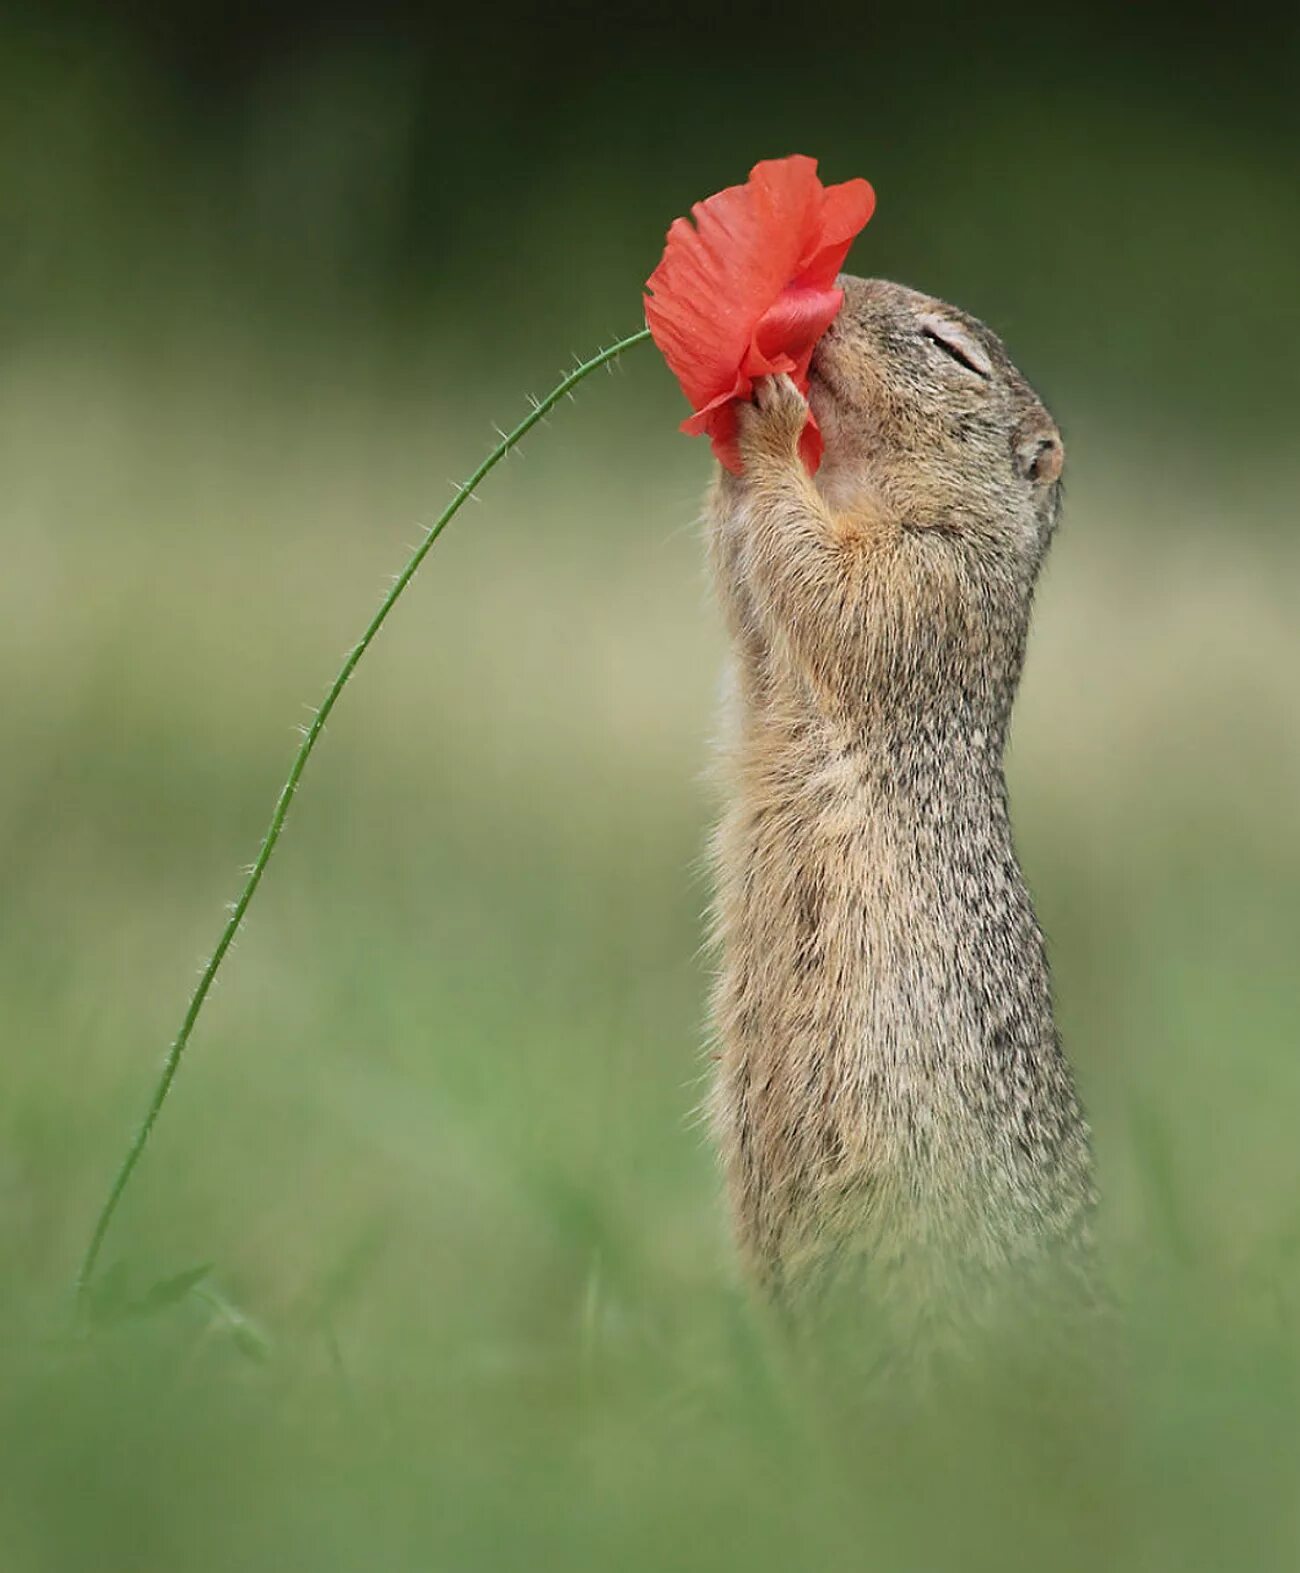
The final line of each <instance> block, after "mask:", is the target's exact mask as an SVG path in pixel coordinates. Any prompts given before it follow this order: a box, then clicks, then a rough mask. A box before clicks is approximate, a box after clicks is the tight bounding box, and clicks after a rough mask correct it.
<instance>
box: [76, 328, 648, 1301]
mask: <svg viewBox="0 0 1300 1573" xmlns="http://www.w3.org/2000/svg"><path fill="white" fill-rule="evenodd" d="M649 337H650V330H649V329H648V328H643V329H641V331H640V332H638V333H633V334H630V335H629V336H628V337H627V338H625V339H620V340H619V341H618V342H617V343H616V344H611V345H610V346H609V348H608V349H603V350H601V351H600V352H599V353H598V354H596V355H593V356H592V357H591V358H590V359H589V360H585V361H581V362H579V364H578V365H576V366H575V367H574V368H573V370H572V371H571V372H569V373H568V375H567V376H566V377H565V378H564V379H563V381H562V382H560V383H559V384H558V386H557V387H555V388H553V389H552V390H551V392H550V393H548V394H547V395H546V397H545V398H544V399H535V400H533V401H531V404H532V407H531V408H530V410H529V412H528V414H527V415H526V416H525V417H524V419H523V420H521V421H520V422H519V424H518V425H517V426H516V427H515V428H514V430H513V431H510V432H507V433H505V434H504V435H503V436H502V438H501V441H500V442H499V443H497V445H496V447H494V448H493V449H492V450H491V452H490V453H489V454H488V455H487V457H486V458H485V459H484V460H483V462H482V463H481V464H480V465H479V467H478V469H476V470H475V471H474V473H473V474H472V475H471V476H470V477H469V479H468V480H467V481H465V482H464V483H463V484H462V485H460V486H458V487H457V488H456V495H455V497H453V498H452V500H451V502H450V503H448V505H447V507H446V508H445V509H444V510H443V512H442V513H441V514H440V515H439V517H438V519H437V520H436V521H435V522H434V523H433V524H432V525H431V526H430V527H429V529H428V531H427V532H426V534H425V537H424V539H423V540H422V541H421V542H420V544H419V545H418V546H417V547H416V549H415V550H414V552H412V554H411V556H410V558H409V559H408V560H407V563H406V566H405V567H404V568H403V569H402V571H401V573H400V574H398V576H397V578H396V579H395V580H394V581H393V583H392V586H391V588H390V589H389V591H388V593H387V595H385V596H384V598H383V600H382V601H381V602H380V603H379V608H378V610H377V611H376V612H375V614H374V616H373V617H372V618H371V619H370V622H369V623H368V624H367V625H366V629H365V632H364V633H363V634H362V635H361V638H360V639H359V640H358V641H357V643H356V644H355V645H353V647H352V649H351V650H349V652H348V654H347V656H346V657H345V658H344V661H343V665H342V666H341V667H340V668H339V671H338V674H337V676H336V677H335V679H334V681H333V682H332V683H331V684H330V687H329V690H328V692H327V693H326V695H325V699H324V701H323V703H322V704H321V706H320V708H319V709H318V710H317V711H316V714H315V716H314V717H313V719H312V723H311V725H310V726H309V727H308V728H307V730H306V732H305V733H304V735H303V740H302V744H301V746H300V747H299V749H298V752H297V754H296V755H295V756H294V760H293V764H292V765H291V766H290V768H289V774H288V777H287V778H286V780H285V783H284V785H283V786H282V787H281V788H280V795H279V797H278V798H277V799H276V803H275V809H274V812H273V813H272V815H271V822H270V825H269V826H268V828H267V831H266V835H265V836H264V837H263V839H262V845H261V848H260V849H259V851H258V854H257V857H256V859H255V860H254V862H253V863H252V865H251V866H250V868H249V870H248V876H247V878H246V879H245V881H244V886H243V889H242V890H241V891H240V892H239V896H238V898H237V899H236V901H235V903H234V905H233V906H232V907H231V909H230V916H229V918H228V919H227V922H226V925H225V927H224V928H223V929H222V931H221V937H220V938H219V939H218V941H217V947H216V949H215V950H214V951H213V952H212V955H211V957H210V958H209V960H208V963H207V965H206V966H205V967H204V968H203V971H202V973H201V974H200V975H199V981H198V984H197V985H196V987H195V989H194V993H193V994H192V995H191V997H190V1002H189V1005H188V1007H187V1008H186V1011H185V1015H184V1017H183V1018H182V1021H181V1025H180V1030H179V1032H178V1033H177V1034H176V1037H175V1038H174V1039H173V1040H172V1044H171V1047H170V1048H169V1049H168V1051H167V1055H166V1058H165V1059H164V1061H163V1065H162V1070H161V1071H160V1073H159V1076H158V1080H157V1082H156V1083H155V1085H154V1089H153V1094H152V1096H151V1097H150V1099H149V1105H148V1107H147V1109H146V1110H145V1116H144V1119H143V1121H142V1122H141V1124H140V1126H139V1129H138V1130H137V1131H136V1133H135V1135H134V1137H133V1138H132V1139H131V1143H130V1145H129V1146H128V1148H127V1150H126V1155H125V1157H124V1158H123V1159H122V1163H121V1165H120V1166H119V1168H118V1170H117V1173H116V1175H115V1176H114V1178H113V1183H112V1185H111V1186H110V1187H109V1190H108V1195H107V1196H106V1197H105V1199H104V1202H103V1205H102V1206H101V1208H100V1210H99V1215H98V1217H97V1218H96V1220H95V1227H94V1229H93V1231H92V1233H91V1237H90V1243H89V1245H88V1246H87V1247H86V1254H85V1256H84V1257H83V1258H82V1261H81V1268H80V1270H79V1272H78V1274H77V1283H76V1303H77V1307H78V1309H79V1310H80V1309H81V1308H82V1307H83V1306H84V1304H85V1301H86V1293H87V1290H88V1289H89V1287H90V1284H91V1281H92V1280H93V1278H94V1274H95V1266H96V1264H97V1262H98V1260H99V1253H100V1250H101V1249H102V1247H103V1244H104V1239H105V1236H106V1235H107V1234H108V1229H109V1225H110V1224H111V1223H112V1221H113V1215H114V1213H115V1212H116V1211H117V1207H118V1204H119V1202H120V1201H121V1200H122V1195H123V1193H124V1192H125V1190H126V1188H127V1186H128V1185H129V1184H130V1181H131V1176H132V1175H133V1174H134V1173H135V1169H136V1165H137V1164H138V1163H139V1162H140V1157H141V1154H142V1153H143V1152H144V1149H145V1144H146V1143H147V1142H148V1140H149V1136H150V1134H151V1132H152V1131H153V1128H154V1126H155V1125H156V1124H157V1122H158V1115H159V1113H160V1112H161V1110H162V1106H163V1104H164V1103H165V1102H166V1100H167V1094H168V1093H169V1092H170V1091H171V1086H172V1082H173V1081H174V1080H175V1079H176V1072H177V1070H178V1069H179V1067H180V1063H181V1060H182V1058H183V1057H184V1054H185V1049H186V1046H187V1045H188V1043H189V1041H190V1037H191V1035H192V1034H193V1032H194V1026H195V1023H196V1022H197V1021H198V1019H199V1014H200V1012H201V1011H202V1009H203V1004H204V1001H205V1000H206V999H207V997H208V993H209V991H210V990H211V988H212V984H213V982H214V980H215V979H216V976H217V973H218V971H219V970H220V968H221V964H222V962H223V961H224V960H225V957H226V952H227V951H228V950H229V949H230V946H231V942H232V941H233V940H234V937H235V935H236V933H237V932H238V931H239V925H240V924H241V923H242V922H243V920H244V914H245V913H246V912H247V911H248V905H249V903H250V902H251V901H252V899H253V896H254V894H255V892H256V890H257V887H258V885H260V884H261V882H262V875H263V874H264V873H265V872H266V866H267V864H268V863H269V862H270V861H271V856H272V854H273V853H274V851H275V848H276V843H277V842H278V841H279V839H280V832H281V831H282V830H283V829H284V823H285V820H286V819H287V818H288V817H289V809H290V807H291V805H292V803H293V798H294V794H295V793H296V791H297V790H298V783H299V781H300V780H301V779H302V773H303V771H304V770H305V769H306V767H307V761H308V760H309V759H310V758H311V755H312V751H313V749H314V748H315V747H316V743H317V741H318V739H319V738H320V735H321V732H322V731H323V730H324V728H325V723H326V721H328V720H329V717H330V713H331V711H332V710H333V709H334V706H335V705H336V704H337V702H338V699H339V696H340V695H341V694H342V692H343V690H344V688H345V687H346V686H347V683H348V679H349V678H350V677H351V676H352V674H353V672H355V671H356V669H357V665H358V663H359V662H360V660H361V657H362V656H363V655H365V653H366V651H367V650H368V649H369V648H370V646H371V644H372V643H373V641H374V638H375V636H376V634H378V632H379V630H380V629H381V628H382V627H383V625H384V622H385V621H386V619H387V617H388V614H389V613H390V612H391V611H392V609H393V607H394V606H396V604H397V602H398V601H399V600H400V599H401V596H402V592H403V591H404V590H405V589H406V587H407V585H409V584H410V582H411V580H412V579H413V578H414V577H415V575H416V572H417V571H418V569H419V567H420V564H421V563H422V562H423V561H424V559H425V557H426V555H427V554H428V551H429V548H430V547H431V546H432V545H433V543H434V542H435V541H436V540H437V539H438V537H439V536H440V535H441V534H442V532H443V530H445V529H446V527H447V526H448V525H449V524H450V523H451V521H452V520H453V519H454V518H455V517H456V515H457V514H458V513H459V512H460V510H461V508H462V506H463V505H464V503H465V500H466V499H467V498H468V497H469V496H471V494H472V493H473V492H474V490H475V488H476V487H477V486H478V485H479V483H480V482H481V481H482V480H483V479H484V477H485V476H487V475H488V474H489V473H490V472H491V471H492V470H493V469H495V467H496V466H497V465H498V464H499V463H500V462H501V460H502V459H504V458H505V456H506V455H507V454H508V453H509V452H510V450H511V449H512V448H513V447H515V446H516V444H518V443H519V442H520V441H521V440H522V439H523V438H524V437H525V436H527V434H528V433H529V432H530V431H531V430H532V429H533V427H534V426H536V425H537V423H538V422H539V421H540V420H542V419H543V418H544V417H545V416H546V415H547V414H548V413H549V412H550V411H551V410H552V409H554V408H555V406H556V405H557V404H558V403H559V402H560V400H561V399H563V398H564V397H566V395H568V394H569V393H571V392H572V391H573V389H574V388H575V387H576V386H577V385H578V383H580V382H582V381H583V379H584V378H586V377H589V376H590V375H591V373H592V372H593V371H597V370H599V368H600V367H601V366H607V365H608V364H609V363H610V362H611V361H613V360H615V359H617V357H618V356H620V355H621V354H622V353H623V352H624V350H628V349H631V347H632V346H633V345H634V344H641V343H644V342H645V341H646V340H647V339H648V338H649Z"/></svg>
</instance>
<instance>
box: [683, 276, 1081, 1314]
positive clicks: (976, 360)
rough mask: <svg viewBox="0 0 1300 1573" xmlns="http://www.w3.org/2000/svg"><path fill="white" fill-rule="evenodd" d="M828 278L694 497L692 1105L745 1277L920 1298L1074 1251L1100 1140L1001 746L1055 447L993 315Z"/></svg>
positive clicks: (1046, 522) (1058, 464)
mask: <svg viewBox="0 0 1300 1573" xmlns="http://www.w3.org/2000/svg"><path fill="white" fill-rule="evenodd" d="M839 284H840V285H841V286H842V288H843V290H844V304H843V307H842V309H841V311H840V313H839V315H838V316H837V317H836V319H835V321H834V323H833V324H832V326H831V328H830V330H829V331H828V333H827V334H826V336H825V337H824V339H823V340H822V341H821V343H820V345H819V346H818V349H817V352H816V354H815V356H814V359H813V363H812V371H811V385H810V389H809V399H808V401H807V402H806V401H805V399H804V397H803V396H802V395H801V394H800V392H799V391H798V389H797V388H796V386H795V384H794V383H793V382H792V381H791V380H790V379H789V378H788V377H768V378H763V379H761V380H760V381H759V382H758V383H757V384H756V386H755V391H754V397H753V401H752V403H750V404H747V405H745V406H743V407H742V408H741V410H740V432H739V441H740V452H741V457H742V460H743V473H741V474H739V475H733V474H731V473H729V472H726V471H723V472H721V473H720V474H719V476H718V478H717V480H716V482H715V484H714V487H713V490H712V492H711V494H710V497H709V501H708V506H707V513H706V519H707V524H708V532H709V545H710V556H711V560H712V566H713V570H714V576H715V579H716V584H717V590H718V594H719V596H720V599H721V602H722V607H723V610H724V613H725V616H726V621H727V625H728V632H729V635H730V639H731V644H732V647H733V656H734V674H733V676H734V703H733V714H732V716H731V722H732V736H731V740H730V745H729V747H728V748H727V750H726V754H725V764H726V770H727V774H726V781H727V792H728V802H727V807H726V812H725V817H724V818H723V821H722V823H721V825H720V826H719V829H718V832H717V836H716V841H715V845H714V863H715V871H716V887H717V894H716V906H715V922H716V931H717V939H718V942H719V946H720V952H721V969H720V974H719V977H718V980H717V985H716V990H715V995H714V1000H713V1025H714V1032H715V1037H716V1047H717V1055H716V1059H717V1065H716V1079H715V1083H714V1087H713V1091H712V1095H711V1104H710V1113H711V1120H712V1126H713V1130H714V1133H715V1137H716V1140H717V1142H718V1145H719V1147H720V1150H721V1156H722V1162H723V1167H724V1171H725V1177H726V1185H727V1190H728V1194H729V1200H730V1208H731V1213H732V1219H733V1224H734V1230H735V1235H736V1239H737V1243H738V1246H739V1250H740V1254H741V1257H742V1261H743V1264H744V1266H745V1267H746V1269H747V1271H748V1273H749V1275H750V1276H751V1277H752V1278H754V1279H756V1280H757V1281H758V1283H759V1284H760V1285H762V1286H763V1288H764V1289H765V1290H766V1291H767V1292H768V1293H769V1294H771V1295H772V1296H773V1297H774V1298H776V1299H777V1300H778V1301H782V1302H786V1301H789V1300H790V1299H792V1298H796V1297H797V1296H798V1294H799V1292H800V1290H801V1289H802V1288H804V1287H805V1286H809V1285H823V1284H825V1283H826V1282H828V1281H833V1282H838V1283H841V1284H844V1283H847V1284H849V1285H850V1286H851V1287H852V1288H853V1292H854V1293H857V1292H859V1291H861V1292H862V1293H863V1294H865V1295H867V1296H869V1297H872V1298H874V1299H875V1300H877V1301H878V1302H879V1303H880V1304H881V1305H883V1306H885V1307H886V1308H887V1309H888V1310H890V1311H893V1310H896V1309H897V1308H898V1306H899V1305H902V1304H904V1303H906V1304H907V1305H908V1306H910V1307H911V1309H910V1310H909V1311H908V1313H907V1314H908V1316H909V1318H911V1321H912V1322H915V1321H916V1320H917V1319H918V1318H919V1319H921V1320H924V1319H925V1318H927V1317H929V1316H931V1315H932V1314H935V1307H936V1306H937V1305H939V1304H940V1303H943V1304H945V1305H949V1306H956V1307H957V1308H958V1309H957V1314H958V1315H959V1316H962V1315H964V1314H966V1312H967V1310H969V1309H970V1306H969V1305H968V1304H967V1302H970V1301H973V1300H976V1299H978V1297H979V1295H980V1293H982V1292H983V1290H984V1289H985V1288H987V1287H988V1286H989V1285H992V1284H994V1283H1003V1284H1005V1283H1006V1282H1007V1281H1008V1270H1010V1271H1011V1273H1012V1274H1017V1275H1018V1274H1019V1272H1020V1270H1021V1269H1023V1270H1025V1271H1027V1272H1032V1271H1034V1270H1036V1269H1038V1268H1040V1267H1042V1266H1045V1265H1046V1264H1047V1263H1049V1262H1055V1261H1064V1262H1066V1263H1068V1264H1073V1265H1074V1266H1076V1267H1078V1268H1079V1269H1080V1272H1081V1276H1083V1277H1084V1278H1086V1276H1087V1267H1086V1259H1087V1256H1088V1246H1089V1238H1088V1237H1089V1228H1090V1224H1089V1220H1090V1214H1091V1211H1092V1206H1093V1187H1092V1163H1091V1153H1090V1140H1089V1134H1088V1128H1087V1124H1086V1122H1085V1119H1084V1116H1083V1113H1082V1112H1081V1110H1080V1107H1079V1103H1078V1101H1077V1099H1076V1095H1075V1089H1074V1081H1073V1077H1072V1075H1071V1072H1070V1068H1069V1065H1068V1064H1067V1062H1066V1060H1065V1058H1064V1056H1063V1054H1062V1051H1061V1047H1060V1042H1059V1039H1058V1036H1057V1032H1056V1028H1055V1025H1054V1023H1053V1019H1052V1001H1051V992H1050V984H1049V978H1048V967H1047V959H1046V955H1045V951H1044V941H1043V935H1042V931H1041V930H1040V928H1039V926H1038V922H1037V920H1036V918H1035V915H1034V910H1033V906H1032V904H1031V902H1030V897H1029V893H1028V891H1027V890H1026V888H1025V883H1024V879H1023V877H1022V874H1021V871H1020V865H1019V863H1018V861H1017V859H1016V854H1015V850H1014V848H1013V845H1012V836H1011V825H1010V821H1009V817H1008V807H1007V792H1006V783H1005V780H1004V776H1003V758H1002V756H1003V750H1004V747H1005V744H1006V740H1007V728H1008V723H1009V718H1010V712H1011V706H1012V701H1013V700H1014V698H1015V693H1016V688H1017V685H1018V682H1019V679H1020V671H1021V665H1022V662H1023V658H1024V651H1025V640H1026V634H1027V631H1028V626H1029V615H1030V605H1031V601H1032V598H1033V591H1034V584H1035V580H1036V578H1037V575H1038V571H1039V568H1040V566H1041V564H1042V562H1043V558H1044V556H1045V554H1046V551H1047V547H1048V543H1049V541H1050V539H1051V536H1052V532H1053V528H1054V526H1055V524H1056V519H1057V514H1058V510H1059V504H1060V493H1061V487H1060V475H1061V468H1062V463H1063V458H1064V453H1063V449H1062V445H1061V439H1060V435H1059V433H1058V431H1057V429H1056V426H1055V424H1054V423H1053V421H1052V419H1051V417H1050V416H1049V414H1048V413H1047V411H1046V409H1045V408H1044V407H1043V405H1042V403H1041V402H1040V401H1039V399H1038V397H1037V396H1036V395H1035V393H1034V391H1033V389H1032V388H1030V386H1029V385H1028V383H1027V382H1026V381H1025V379H1024V378H1023V377H1022V376H1021V375H1020V373H1019V372H1018V371H1017V370H1016V369H1015V367H1014V366H1013V365H1012V364H1011V362H1010V360H1009V359H1008V358H1007V355H1006V352H1005V350H1004V349H1003V347H1002V345H1001V343H1000V342H999V340H998V339H997V338H996V337H995V335H994V334H993V333H991V332H990V331H989V329H988V328H986V327H985V326H984V325H983V324H982V323H980V322H977V321H976V320H975V319H974V318H972V317H970V316H968V315H967V314H966V313H965V312H962V311H957V310H955V309H954V308H953V307H951V306H947V305H944V304H942V303H941V302H939V301H936V300H933V299H930V298H929V297H927V296H925V295H921V294H918V293H916V292H915V291H913V290H910V289H904V288H902V287H901V286H898V285H895V284H889V283H884V282H881V281H877V280H864V279H858V278H852V277H842V278H841V279H840V280H839ZM809 403H811V407H812V410H813V412H814V413H815V415H816V418H817V421H818V423H819V425H820V427H821V430H822V433H823V435H824V438H825V445H826V446H825V457H824V460H823V463H822V465H821V468H820V469H819V470H818V472H817V474H816V476H815V477H812V476H809V475H808V473H807V471H806V470H805V468H804V465H803V464H802V463H801V461H800V458H799V454H798V443H799V436H800V433H801V431H802V430H803V427H804V424H805V422H806V420H807V417H808V409H809ZM942 1314H945V1315H946V1314H947V1312H943V1313H942Z"/></svg>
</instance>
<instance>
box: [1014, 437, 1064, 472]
mask: <svg viewBox="0 0 1300 1573" xmlns="http://www.w3.org/2000/svg"><path fill="white" fill-rule="evenodd" d="M1012 456H1013V457H1014V459H1015V464H1016V469H1017V470H1018V471H1019V472H1020V474H1021V475H1022V476H1024V478H1025V480H1027V481H1033V482H1035V483H1036V484H1037V485H1039V486H1050V485H1051V483H1052V482H1053V481H1055V480H1057V479H1058V478H1059V477H1060V474H1061V471H1062V470H1063V469H1064V468H1065V448H1064V446H1063V444H1062V442H1061V435H1060V433H1059V432H1058V431H1057V430H1056V428H1055V427H1053V426H1039V425H1035V426H1033V427H1031V428H1030V429H1029V430H1028V431H1023V432H1020V433H1019V434H1018V436H1017V437H1016V441H1015V444H1014V446H1013V448H1012Z"/></svg>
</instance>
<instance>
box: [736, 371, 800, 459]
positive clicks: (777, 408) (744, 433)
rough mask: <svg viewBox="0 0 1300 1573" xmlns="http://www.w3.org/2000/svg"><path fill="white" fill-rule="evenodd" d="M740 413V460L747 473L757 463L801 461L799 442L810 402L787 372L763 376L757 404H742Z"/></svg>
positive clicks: (756, 388)
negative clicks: (773, 375)
mask: <svg viewBox="0 0 1300 1573" xmlns="http://www.w3.org/2000/svg"><path fill="white" fill-rule="evenodd" d="M737 414H738V416H739V428H738V431H737V438H738V441H739V444H740V457H741V460H742V462H743V463H744V466H745V468H746V470H748V469H749V468H750V467H751V466H752V465H754V464H763V463H767V464H771V463H773V462H775V463H777V464H779V465H782V466H785V465H790V464H798V463H799V462H800V459H799V439H800V437H802V436H803V429H804V427H805V426H806V425H807V424H808V401H807V399H805V398H804V396H803V394H802V393H800V392H799V390H798V388H796V387H795V385H794V380H793V378H791V377H789V376H787V375H786V374H785V373H781V374H780V375H779V376H775V377H759V378H758V379H757V380H756V381H755V383H754V399H753V403H752V404H742V405H741V406H740V408H739V410H738V411H737Z"/></svg>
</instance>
